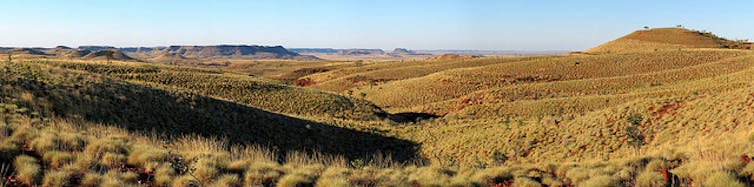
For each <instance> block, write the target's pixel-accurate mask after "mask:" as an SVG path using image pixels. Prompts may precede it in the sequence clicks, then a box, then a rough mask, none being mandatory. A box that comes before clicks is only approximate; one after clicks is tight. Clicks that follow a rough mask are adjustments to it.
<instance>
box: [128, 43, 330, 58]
mask: <svg viewBox="0 0 754 187" xmlns="http://www.w3.org/2000/svg"><path fill="white" fill-rule="evenodd" d="M128 53H130V54H133V55H135V56H143V57H151V58H154V57H159V56H164V55H165V54H176V55H179V56H182V57H185V58H199V59H201V58H240V59H292V60H319V59H317V58H316V57H314V56H308V55H300V54H298V53H294V52H290V51H288V50H287V49H285V48H284V47H282V46H258V45H215V46H170V47H157V48H133V49H129V50H128Z"/></svg>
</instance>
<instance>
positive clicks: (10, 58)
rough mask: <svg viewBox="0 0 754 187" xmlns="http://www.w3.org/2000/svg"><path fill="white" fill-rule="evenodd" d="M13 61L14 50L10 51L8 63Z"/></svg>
mask: <svg viewBox="0 0 754 187" xmlns="http://www.w3.org/2000/svg"><path fill="white" fill-rule="evenodd" d="M11 62H13V51H8V63H11Z"/></svg>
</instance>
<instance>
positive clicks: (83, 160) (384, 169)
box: [0, 29, 754, 186]
mask: <svg viewBox="0 0 754 187" xmlns="http://www.w3.org/2000/svg"><path fill="white" fill-rule="evenodd" d="M650 31H652V32H661V33H652V32H649V31H646V32H649V34H642V35H641V36H640V37H639V36H635V35H629V36H627V37H625V38H623V39H619V40H616V41H618V42H619V43H620V42H628V43H630V42H632V41H630V40H628V39H631V40H644V41H648V40H652V42H657V43H661V44H663V45H684V46H685V47H684V48H681V49H671V48H663V49H662V50H642V51H633V50H628V51H621V50H617V51H616V50H613V49H610V50H611V52H610V53H599V54H597V53H595V54H596V55H592V54H574V55H555V56H545V57H494V58H472V57H466V58H454V59H442V60H415V61H394V62H363V63H362V62H293V61H290V62H281V63H282V64H286V65H290V66H289V67H281V69H275V67H274V65H273V63H275V62H272V61H271V62H264V63H260V64H257V65H253V64H254V62H242V63H238V64H236V65H235V66H234V65H231V66H228V67H215V68H207V67H204V68H201V67H187V66H169V65H160V64H151V63H141V62H118V61H116V62H112V63H105V62H98V61H79V60H75V61H74V60H63V59H44V58H39V57H34V56H22V57H18V58H15V59H16V60H15V61H14V62H0V73H2V76H0V82H1V83H2V87H0V119H1V120H0V176H1V177H0V184H2V185H3V186H752V185H754V163H752V162H751V156H752V155H754V147H752V145H754V129H753V128H751V127H752V126H754V52H753V51H750V50H740V49H723V48H716V49H710V48H708V47H714V46H712V45H707V44H710V43H709V42H710V41H711V42H712V44H715V45H717V44H720V43H719V41H718V40H717V39H716V38H710V37H711V36H707V35H703V34H702V36H705V37H707V39H710V41H698V40H694V38H697V39H698V37H696V35H683V34H688V33H685V32H684V33H681V34H682V35H681V36H679V38H678V39H677V40H669V41H666V39H665V37H666V36H678V33H677V32H676V31H678V30H662V29H660V30H650ZM646 32H642V33H646ZM692 34H693V33H692ZM658 36H663V37H658ZM692 36H693V37H692ZM716 42H717V43H716ZM614 44H615V42H613V44H610V45H614ZM624 44H625V43H624ZM621 45H623V44H621ZM254 66H261V69H260V68H255V67H254ZM252 75H253V76H252ZM301 80H307V81H301ZM301 83H306V84H301Z"/></svg>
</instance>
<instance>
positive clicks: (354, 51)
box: [290, 48, 431, 56]
mask: <svg viewBox="0 0 754 187" xmlns="http://www.w3.org/2000/svg"><path fill="white" fill-rule="evenodd" d="M290 51H292V52H295V53H319V54H337V55H393V56H402V55H431V54H428V53H417V52H415V51H412V50H408V49H405V48H395V49H393V51H392V52H385V51H384V50H382V49H333V48H291V49H290Z"/></svg>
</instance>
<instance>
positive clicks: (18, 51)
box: [6, 48, 45, 55]
mask: <svg viewBox="0 0 754 187" xmlns="http://www.w3.org/2000/svg"><path fill="white" fill-rule="evenodd" d="M8 52H9V53H12V54H14V55H19V54H25V55H45V53H44V52H42V51H41V50H39V49H33V48H11V49H7V50H6V53H8Z"/></svg>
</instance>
